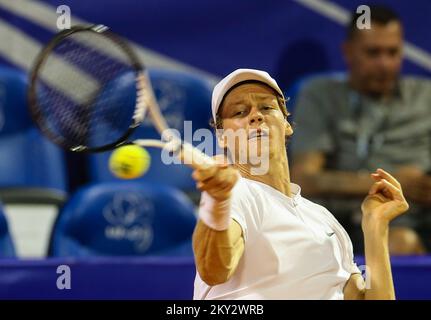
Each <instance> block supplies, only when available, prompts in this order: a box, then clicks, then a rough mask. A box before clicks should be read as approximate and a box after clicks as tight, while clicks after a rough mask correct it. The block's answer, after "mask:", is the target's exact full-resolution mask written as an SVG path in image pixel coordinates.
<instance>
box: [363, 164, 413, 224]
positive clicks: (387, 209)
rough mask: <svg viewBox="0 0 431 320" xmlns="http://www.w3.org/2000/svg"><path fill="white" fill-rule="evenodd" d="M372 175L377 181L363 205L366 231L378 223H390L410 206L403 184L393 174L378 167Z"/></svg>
mask: <svg viewBox="0 0 431 320" xmlns="http://www.w3.org/2000/svg"><path fill="white" fill-rule="evenodd" d="M371 177H372V178H373V179H374V181H375V182H374V184H373V185H372V186H371V188H370V191H369V193H368V195H367V197H366V198H365V199H364V201H363V202H362V206H361V209H362V228H363V229H364V231H365V229H367V228H369V227H372V226H374V225H376V224H383V225H389V222H390V221H392V220H393V219H395V218H396V217H398V216H400V215H402V214H403V213H405V212H406V211H407V210H408V208H409V205H408V203H407V201H406V199H405V198H404V195H403V191H402V188H401V184H400V183H399V182H398V181H397V180H396V179H395V178H394V177H393V176H391V175H390V174H389V173H388V172H386V171H384V170H382V169H378V170H377V171H376V172H375V173H372V174H371Z"/></svg>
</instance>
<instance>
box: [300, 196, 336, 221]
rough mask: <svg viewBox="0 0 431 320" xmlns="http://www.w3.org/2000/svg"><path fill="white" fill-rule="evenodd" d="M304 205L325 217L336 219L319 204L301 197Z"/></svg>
mask: <svg viewBox="0 0 431 320" xmlns="http://www.w3.org/2000/svg"><path fill="white" fill-rule="evenodd" d="M301 199H302V201H303V203H304V205H305V206H307V207H308V208H310V209H312V210H313V211H314V212H319V213H321V214H324V215H325V216H329V217H331V218H334V215H333V214H332V213H331V212H330V211H329V210H328V209H327V208H326V207H324V206H323V205H321V204H318V203H316V202H314V201H311V200H309V199H307V198H304V197H301Z"/></svg>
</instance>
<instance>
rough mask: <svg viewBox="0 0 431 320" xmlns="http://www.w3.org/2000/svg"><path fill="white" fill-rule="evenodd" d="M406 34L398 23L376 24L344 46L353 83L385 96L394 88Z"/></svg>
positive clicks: (362, 88) (361, 31) (357, 34)
mask: <svg viewBox="0 0 431 320" xmlns="http://www.w3.org/2000/svg"><path fill="white" fill-rule="evenodd" d="M402 44H403V33H402V27H401V24H400V23H399V22H397V21H393V22H389V23H388V24H386V25H380V24H376V23H374V24H372V28H371V29H369V30H360V31H357V32H356V33H355V35H354V36H353V38H352V39H351V40H350V41H348V42H347V43H346V44H345V46H344V54H345V58H346V62H347V64H348V66H349V68H350V72H351V76H352V79H353V81H355V82H356V83H357V85H358V86H359V87H360V89H361V90H363V91H364V92H365V93H369V94H376V95H382V94H386V93H389V92H390V91H391V90H393V89H394V86H395V84H396V80H397V77H398V75H399V73H400V69H401V64H402Z"/></svg>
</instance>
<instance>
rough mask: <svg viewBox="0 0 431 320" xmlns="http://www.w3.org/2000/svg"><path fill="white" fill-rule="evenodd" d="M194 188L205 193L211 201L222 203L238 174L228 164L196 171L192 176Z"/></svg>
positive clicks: (227, 196) (228, 194) (228, 195)
mask: <svg viewBox="0 0 431 320" xmlns="http://www.w3.org/2000/svg"><path fill="white" fill-rule="evenodd" d="M192 177H193V179H195V181H196V188H197V189H199V190H200V191H206V192H207V193H208V194H209V195H210V196H211V197H212V198H213V199H215V200H217V201H224V200H227V199H229V198H230V195H231V191H232V189H233V187H234V186H235V184H236V182H237V181H238V178H239V172H238V170H236V169H235V168H233V167H232V166H229V165H228V164H218V165H214V166H211V167H209V168H205V169H196V170H195V171H193V174H192Z"/></svg>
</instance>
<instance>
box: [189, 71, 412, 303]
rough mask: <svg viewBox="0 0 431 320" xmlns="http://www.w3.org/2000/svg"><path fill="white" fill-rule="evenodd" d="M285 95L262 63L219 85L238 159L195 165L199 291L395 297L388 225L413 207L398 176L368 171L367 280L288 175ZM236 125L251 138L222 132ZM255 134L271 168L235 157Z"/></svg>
mask: <svg viewBox="0 0 431 320" xmlns="http://www.w3.org/2000/svg"><path fill="white" fill-rule="evenodd" d="M284 101H285V100H284V97H283V93H282V91H281V90H280V88H279V86H278V85H277V83H276V81H275V80H274V79H272V78H271V77H270V75H269V74H268V73H266V72H263V71H259V70H253V69H238V70H236V71H234V72H232V73H231V74H229V75H228V76H226V77H225V78H224V79H223V80H221V81H220V82H219V83H218V84H217V85H216V87H215V88H214V91H213V97H212V114H213V120H214V123H215V126H216V127H217V128H218V129H222V133H221V134H219V135H218V141H219V144H220V146H221V147H222V148H224V149H225V150H226V152H227V155H228V156H229V159H230V160H231V163H232V164H231V165H228V164H226V163H225V158H224V157H223V156H219V157H217V158H216V159H217V160H219V161H220V164H219V165H217V166H215V167H212V168H208V169H200V170H195V171H194V173H193V177H194V179H195V180H196V182H197V187H198V189H199V190H201V191H202V195H201V203H200V208H199V220H198V223H197V226H196V229H195V232H194V235H193V248H194V253H195V260H196V266H197V271H198V272H197V274H196V280H195V291H194V299H367V300H368V299H394V298H395V293H394V286H393V281H392V274H391V265H390V260H389V253H388V229H389V222H390V221H391V220H393V219H394V218H396V217H397V216H399V215H401V214H403V213H404V212H406V211H407V209H408V204H407V202H406V200H405V199H404V196H403V192H402V190H401V186H400V184H399V183H398V181H397V180H396V179H394V178H393V177H392V176H391V175H390V174H389V173H387V172H386V171H384V170H382V169H378V170H377V171H376V172H375V173H372V174H371V176H370V179H373V180H374V184H373V185H372V187H371V188H370V191H369V194H368V196H367V197H366V198H365V199H364V201H363V203H362V214H363V215H362V229H363V233H364V238H365V258H366V270H367V279H366V281H364V279H363V277H362V275H361V271H360V270H359V268H358V267H357V266H356V264H355V263H354V261H353V250H352V244H351V241H350V238H349V236H348V235H347V233H346V231H345V230H344V229H343V228H342V226H341V225H340V224H339V223H338V222H337V220H336V219H335V218H334V216H333V215H332V214H331V213H330V212H329V211H328V210H326V209H325V208H324V207H322V206H320V205H318V204H315V203H313V202H311V201H309V200H307V199H305V198H303V197H302V196H301V192H300V191H301V189H300V187H299V186H298V185H296V184H294V183H292V182H291V179H290V174H289V164H288V158H287V153H286V139H288V138H289V137H290V136H291V135H292V134H293V130H292V127H291V125H290V124H289V122H288V121H287V116H288V112H287V110H286V105H285V102H284ZM309 116H310V117H313V116H314V115H312V114H310V115H309ZM239 130H243V131H245V132H246V133H247V134H248V135H247V139H246V140H245V141H240V143H236V144H233V143H229V142H228V139H226V135H225V134H224V132H237V131H239ZM264 138H267V141H269V143H268V146H267V147H265V146H264V143H263V141H264ZM260 141H262V143H260ZM256 142H258V143H257V145H258V146H261V147H262V148H261V149H262V150H261V151H260V152H261V154H260V156H266V157H267V159H268V161H269V166H268V170H267V172H265V173H260V174H253V169H254V167H255V163H254V162H252V161H249V162H247V161H245V162H244V161H243V162H241V161H239V157H235V155H238V154H242V153H244V148H247V147H250V146H251V145H252V143H253V145H256ZM246 154H249V153H246ZM232 159H233V160H232ZM249 160H250V159H249ZM364 269H365V267H364Z"/></svg>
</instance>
